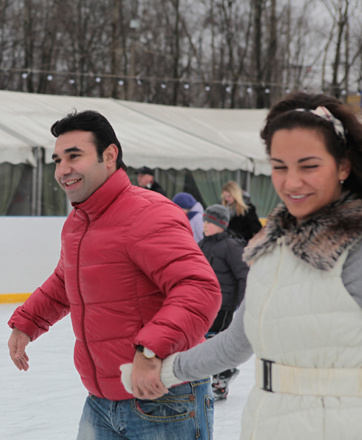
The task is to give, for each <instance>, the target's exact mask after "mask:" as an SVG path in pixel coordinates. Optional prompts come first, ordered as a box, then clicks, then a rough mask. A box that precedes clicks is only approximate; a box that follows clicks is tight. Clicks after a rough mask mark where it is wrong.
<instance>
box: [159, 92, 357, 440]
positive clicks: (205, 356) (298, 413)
mask: <svg viewBox="0 0 362 440" xmlns="http://www.w3.org/2000/svg"><path fill="white" fill-rule="evenodd" d="M261 136H262V139H263V140H264V142H265V144H266V150H267V153H268V155H269V158H270V163H271V166H272V175H271V178H272V182H273V185H274V187H275V190H276V192H277V194H278V196H279V197H280V198H281V200H282V203H281V204H279V205H278V206H277V207H276V208H275V209H274V211H273V212H272V213H271V214H270V215H269V217H268V222H267V223H266V226H265V227H264V228H263V229H262V230H261V231H260V232H259V233H258V234H257V235H256V236H255V237H254V238H253V239H252V240H251V241H250V242H249V245H248V247H247V248H246V249H245V252H244V259H245V260H246V261H247V262H249V263H250V270H249V274H248V279H247V287H246V293H245V299H244V301H243V302H242V304H241V306H240V308H239V309H238V311H237V312H236V314H235V317H234V319H233V321H232V323H231V325H230V327H229V328H228V329H227V330H225V331H224V332H221V333H219V334H218V335H216V336H215V337H214V338H211V339H210V340H207V341H206V342H205V343H203V344H200V345H198V346H197V347H195V348H192V349H191V350H189V351H186V352H183V353H179V354H176V355H172V356H171V357H170V358H168V359H166V360H165V361H164V362H163V369H162V371H161V377H162V378H163V380H162V381H163V383H164V385H165V386H166V387H168V386H169V385H170V383H171V384H175V383H177V380H179V381H184V380H197V379H198V378H200V377H201V376H204V375H205V374H215V373H217V372H219V371H223V370H224V369H225V368H232V367H234V366H236V365H239V364H240V363H241V362H243V361H245V360H247V359H248V358H249V357H250V356H251V355H252V353H255V356H256V370H255V380H256V383H255V386H254V387H253V389H252V391H251V393H250V395H249V398H248V401H247V403H246V406H245V408H244V410H243V417H242V419H243V420H242V429H241V439H242V440H251V439H253V440H270V439H278V440H290V439H293V440H305V439H308V440H340V439H348V440H360V439H361V432H362V417H361V413H362V387H361V383H362V271H361V261H362V165H361V164H362V124H361V122H360V121H359V120H358V119H357V117H356V115H355V114H354V112H353V110H352V109H351V108H350V107H348V106H347V105H345V104H343V103H342V102H341V101H340V100H338V99H336V98H334V97H331V96H327V95H325V94H315V95H314V94H306V93H296V94H291V95H288V96H286V97H285V98H284V99H282V100H281V101H280V102H278V103H277V104H275V105H274V106H273V107H272V108H271V110H270V111H269V113H268V116H267V119H266V123H265V126H264V128H263V130H262V132H261Z"/></svg>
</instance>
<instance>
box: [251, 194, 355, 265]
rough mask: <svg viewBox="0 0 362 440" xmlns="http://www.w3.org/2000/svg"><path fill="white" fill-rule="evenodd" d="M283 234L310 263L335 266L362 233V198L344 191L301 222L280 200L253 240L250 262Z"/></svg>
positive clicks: (288, 244) (295, 251)
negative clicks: (337, 197) (299, 222)
mask: <svg viewBox="0 0 362 440" xmlns="http://www.w3.org/2000/svg"><path fill="white" fill-rule="evenodd" d="M280 237H284V243H285V245H286V246H287V247H288V248H289V249H290V251H291V252H293V254H294V255H296V256H297V257H299V258H300V259H302V260H303V261H305V262H306V263H308V264H311V265H312V266H313V267H315V268H317V269H321V270H326V271H327V270H331V269H332V268H333V267H334V265H335V263H336V262H337V260H338V258H339V257H340V255H341V254H342V253H343V252H344V251H345V250H346V249H348V248H350V247H352V246H353V244H355V242H356V241H357V240H359V239H360V238H361V237H362V200H361V199H360V198H358V197H357V196H356V195H353V194H350V193H347V192H344V193H342V195H341V196H340V198H339V199H338V200H336V201H335V202H333V203H331V204H330V205H328V206H326V207H324V208H323V209H321V210H320V211H318V212H317V213H315V214H314V215H311V216H310V217H309V218H308V219H307V220H306V221H304V222H303V223H301V224H297V222H296V219H295V217H293V216H292V215H291V214H289V212H288V210H287V208H286V207H285V205H284V204H280V205H278V206H277V207H276V208H275V210H274V211H273V212H272V213H271V214H270V216H269V217H268V221H267V224H266V226H265V227H264V228H263V229H262V230H261V231H260V232H259V233H258V234H257V235H256V236H255V237H253V238H252V239H251V240H250V242H249V245H248V246H247V248H246V249H245V253H244V255H243V259H244V260H245V261H246V262H247V263H249V264H250V263H251V262H252V260H255V259H256V258H259V257H260V256H261V255H263V254H265V253H267V252H271V251H272V250H273V249H274V248H275V246H276V245H277V241H278V238H280Z"/></svg>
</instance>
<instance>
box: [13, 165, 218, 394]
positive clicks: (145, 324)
mask: <svg viewBox="0 0 362 440" xmlns="http://www.w3.org/2000/svg"><path fill="white" fill-rule="evenodd" d="M220 303H221V294H220V287H219V283H218V281H217V279H216V277H215V274H214V272H213V270H212V269H211V267H210V265H209V263H208V262H207V260H206V259H205V257H204V255H203V254H202V252H201V251H200V249H199V247H198V245H197V244H196V242H195V240H194V238H193V236H192V232H191V228H190V225H189V222H188V219H187V217H186V215H185V214H184V213H183V212H182V210H181V209H179V208H178V207H177V206H175V205H174V204H173V203H172V202H171V201H169V200H168V199H166V198H165V197H163V196H161V195H160V194H158V193H155V192H153V191H149V190H144V189H141V188H138V187H135V186H133V185H131V183H130V181H129V179H128V177H127V175H126V173H125V172H124V171H123V170H118V171H117V172H115V173H114V174H113V175H112V176H111V177H110V178H109V179H108V180H107V181H106V182H105V183H104V184H103V185H102V186H101V187H100V188H99V189H98V190H97V191H96V192H95V193H94V194H92V195H91V196H90V197H89V198H88V199H87V200H86V201H85V202H83V203H80V204H76V205H75V206H74V209H73V211H72V212H71V213H70V215H69V217H68V218H67V220H66V222H65V224H64V227H63V231H62V251H61V256H60V260H59V263H58V265H57V267H56V269H55V271H54V273H53V274H52V275H51V276H50V277H49V278H48V279H47V280H46V281H45V283H44V284H43V285H42V286H41V287H40V288H38V289H37V290H35V292H34V293H33V294H32V295H31V296H30V297H29V299H28V300H27V301H26V302H25V303H24V305H22V306H20V307H18V308H17V309H16V310H15V312H14V314H13V316H12V317H11V319H10V321H9V325H10V326H11V327H14V326H15V327H17V328H18V329H19V330H22V331H23V332H25V333H26V334H28V335H29V336H30V338H31V339H32V340H35V339H36V338H37V337H38V336H40V335H41V334H42V333H44V332H46V331H47V330H48V329H49V325H53V324H54V323H55V322H57V321H58V320H59V319H61V318H63V317H64V316H65V315H66V314H67V313H69V312H70V313H71V319H72V324H73V329H74V333H75V337H76V343H75V352H74V358H75V365H76V368H77V370H78V372H79V374H80V376H81V378H82V381H83V383H84V385H85V387H86V388H87V390H88V391H89V392H90V393H92V394H94V395H96V396H98V397H105V398H107V399H110V400H122V399H128V398H130V397H132V396H131V395H130V394H128V393H127V392H126V391H125V390H124V388H123V386H122V384H121V381H120V372H119V366H120V365H121V364H123V363H128V362H132V360H133V357H134V352H135V348H134V347H135V345H137V344H141V345H144V346H146V347H148V348H150V349H151V350H153V351H154V352H155V353H156V354H157V355H158V356H159V357H160V358H164V357H166V356H168V355H169V354H172V353H174V352H177V351H183V350H186V349H188V348H190V347H192V346H194V345H196V344H198V343H200V342H201V341H202V340H203V335H204V334H206V332H207V330H208V329H209V327H210V325H211V324H212V322H213V320H214V318H215V316H216V314H217V312H218V310H219V307H220Z"/></svg>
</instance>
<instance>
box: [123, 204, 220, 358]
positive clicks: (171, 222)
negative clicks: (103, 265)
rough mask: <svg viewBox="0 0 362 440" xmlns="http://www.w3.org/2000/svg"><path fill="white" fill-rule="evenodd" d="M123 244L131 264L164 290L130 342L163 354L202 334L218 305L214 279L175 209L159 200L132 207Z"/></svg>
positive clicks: (186, 345) (180, 348)
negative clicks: (133, 213) (134, 212)
mask: <svg viewBox="0 0 362 440" xmlns="http://www.w3.org/2000/svg"><path fill="white" fill-rule="evenodd" d="M160 210H162V212H160ZM132 231H133V232H132ZM127 249H128V252H129V255H130V258H131V260H132V261H133V262H134V264H136V265H137V266H138V267H139V268H140V269H141V270H142V271H143V272H144V273H145V274H146V276H147V277H148V278H149V279H150V280H151V281H152V282H153V283H154V284H155V285H156V286H157V287H158V288H159V289H160V291H161V292H162V293H163V294H164V295H165V299H164V302H163V304H162V307H161V309H160V310H159V311H158V312H157V313H156V314H155V315H154V317H153V318H152V319H151V320H150V321H149V322H148V323H147V324H146V325H145V326H144V327H143V328H142V329H141V330H140V331H139V333H138V335H137V336H136V338H135V340H134V344H135V345H138V344H140V345H144V346H146V347H148V348H150V349H152V350H153V351H154V352H155V353H156V354H157V355H158V356H159V357H161V358H164V357H166V356H168V355H170V354H172V353H174V352H176V351H183V350H187V349H188V348H190V347H193V346H194V345H196V344H198V343H200V342H201V341H202V340H204V335H205V334H206V333H207V331H208V329H209V327H210V326H211V324H212V322H213V321H214V319H215V317H216V315H217V312H218V310H219V308H220V305H221V291H220V285H219V282H218V280H217V278H216V276H215V274H214V271H213V270H212V268H211V266H210V264H209V263H208V261H207V260H206V258H205V257H204V255H203V253H202V252H201V250H200V249H199V246H198V245H197V243H196V241H195V240H194V238H193V235H192V231H191V227H190V224H189V221H188V219H187V217H186V215H185V214H184V213H183V212H182V211H181V209H179V208H177V207H176V206H174V205H171V204H162V205H152V206H151V207H149V208H147V209H144V210H143V211H142V213H138V215H137V216H136V217H135V219H134V222H133V227H132V228H131V231H130V234H129V237H128V245H127ZM150 300H151V299H150Z"/></svg>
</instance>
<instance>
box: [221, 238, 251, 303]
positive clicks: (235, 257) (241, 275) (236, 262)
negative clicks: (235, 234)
mask: <svg viewBox="0 0 362 440" xmlns="http://www.w3.org/2000/svg"><path fill="white" fill-rule="evenodd" d="M229 240H230V241H229V243H230V246H229V248H228V252H227V254H226V255H227V262H228V265H229V267H230V269H231V272H232V274H233V276H234V278H235V279H236V281H237V298H236V300H235V306H236V307H239V306H240V304H241V302H242V300H243V299H244V295H245V287H246V278H247V276H248V272H249V267H248V265H247V264H246V263H245V262H244V261H243V259H242V255H243V252H244V246H242V245H241V244H239V243H238V242H237V241H236V240H234V239H229Z"/></svg>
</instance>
